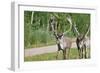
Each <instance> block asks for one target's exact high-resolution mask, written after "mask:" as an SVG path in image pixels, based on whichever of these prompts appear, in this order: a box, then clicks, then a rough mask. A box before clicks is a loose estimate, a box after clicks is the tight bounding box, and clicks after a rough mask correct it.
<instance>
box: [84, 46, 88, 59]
mask: <svg viewBox="0 0 100 73" xmlns="http://www.w3.org/2000/svg"><path fill="white" fill-rule="evenodd" d="M84 50H85V59H86V58H87V49H86V45H84Z"/></svg>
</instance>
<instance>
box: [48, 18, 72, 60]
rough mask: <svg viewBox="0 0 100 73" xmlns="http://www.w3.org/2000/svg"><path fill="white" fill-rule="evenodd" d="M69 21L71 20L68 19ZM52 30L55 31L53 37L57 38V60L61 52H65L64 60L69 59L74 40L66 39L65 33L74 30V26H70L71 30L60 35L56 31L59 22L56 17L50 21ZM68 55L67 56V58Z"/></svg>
mask: <svg viewBox="0 0 100 73" xmlns="http://www.w3.org/2000/svg"><path fill="white" fill-rule="evenodd" d="M67 19H69V18H68V17H67ZM49 25H50V29H51V30H52V31H53V35H54V36H55V38H56V44H57V46H58V50H57V55H56V59H57V58H58V55H59V52H60V51H62V52H63V59H67V58H69V52H70V48H71V45H72V40H71V38H69V37H65V36H64V35H65V33H67V32H69V31H70V30H71V29H72V25H70V28H69V30H67V31H66V32H64V33H58V32H57V30H56V25H57V20H56V18H55V17H54V16H52V17H51V18H50V21H49ZM66 55H67V56H66Z"/></svg>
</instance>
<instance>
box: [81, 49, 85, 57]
mask: <svg viewBox="0 0 100 73" xmlns="http://www.w3.org/2000/svg"><path fill="white" fill-rule="evenodd" d="M81 58H84V48H83V47H82V48H81Z"/></svg>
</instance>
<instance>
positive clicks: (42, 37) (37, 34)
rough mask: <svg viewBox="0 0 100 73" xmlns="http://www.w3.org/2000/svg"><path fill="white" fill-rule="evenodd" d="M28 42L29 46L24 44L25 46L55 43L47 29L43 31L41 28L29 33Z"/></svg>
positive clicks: (32, 46) (31, 46)
mask: <svg viewBox="0 0 100 73" xmlns="http://www.w3.org/2000/svg"><path fill="white" fill-rule="evenodd" d="M30 44H31V45H30V47H27V46H26V48H34V47H41V46H46V45H52V44H55V38H54V36H53V35H52V33H51V32H49V31H45V30H43V29H39V30H34V31H32V33H31V35H30Z"/></svg>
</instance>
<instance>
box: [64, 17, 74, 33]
mask: <svg viewBox="0 0 100 73" xmlns="http://www.w3.org/2000/svg"><path fill="white" fill-rule="evenodd" d="M67 20H68V21H69V23H70V28H69V29H68V30H67V31H65V32H64V33H63V34H66V33H68V32H69V31H70V30H71V29H72V19H71V17H70V16H68V17H67Z"/></svg>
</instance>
